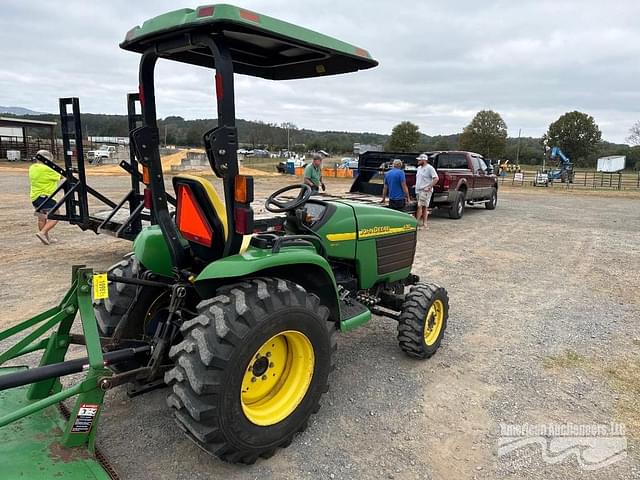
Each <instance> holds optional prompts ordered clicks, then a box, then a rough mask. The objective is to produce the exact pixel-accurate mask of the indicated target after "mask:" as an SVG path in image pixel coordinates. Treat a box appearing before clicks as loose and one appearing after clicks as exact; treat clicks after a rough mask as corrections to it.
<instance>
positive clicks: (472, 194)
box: [350, 151, 498, 219]
mask: <svg viewBox="0 0 640 480" xmlns="http://www.w3.org/2000/svg"><path fill="white" fill-rule="evenodd" d="M427 154H428V155H429V158H430V162H431V164H432V165H433V166H434V168H435V169H436V171H437V172H438V177H439V180H438V183H437V184H436V186H435V187H434V189H433V195H432V197H431V207H433V208H440V209H446V210H447V211H448V213H449V217H451V218H455V219H457V218H461V217H462V215H464V209H465V205H475V204H480V203H483V204H484V206H485V207H486V208H487V209H488V210H493V209H495V208H496V205H497V202H498V181H497V177H496V176H495V175H493V168H492V167H491V165H487V164H486V163H485V161H484V159H483V158H482V155H479V154H477V153H472V152H463V151H439V152H427ZM418 155H419V153H395V152H366V153H364V154H362V155H360V159H359V165H358V176H357V177H356V178H355V179H354V181H353V184H352V185H351V190H350V192H351V193H362V194H367V195H376V196H378V195H382V186H383V178H384V172H385V171H386V170H388V169H389V168H391V162H392V161H393V159H395V158H399V159H400V160H402V162H403V163H404V168H405V175H406V178H407V186H408V187H409V192H410V193H411V197H412V200H414V201H412V202H410V203H409V205H407V207H406V210H407V211H409V212H412V211H415V208H416V203H415V183H416V168H417V165H418V164H417V160H416V157H417V156H418Z"/></svg>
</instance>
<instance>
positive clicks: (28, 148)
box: [0, 136, 57, 161]
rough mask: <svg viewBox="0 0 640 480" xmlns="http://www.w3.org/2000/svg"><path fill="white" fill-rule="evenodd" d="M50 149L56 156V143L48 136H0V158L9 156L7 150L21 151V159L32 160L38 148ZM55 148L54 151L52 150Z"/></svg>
mask: <svg viewBox="0 0 640 480" xmlns="http://www.w3.org/2000/svg"><path fill="white" fill-rule="evenodd" d="M43 149H44V150H49V151H51V153H52V154H53V156H54V157H56V154H57V151H56V145H55V143H52V141H51V139H48V138H32V137H26V138H24V137H5V136H2V137H0V158H7V150H17V151H19V152H20V159H21V160H25V161H28V160H31V157H33V156H34V155H35V154H36V152H37V151H38V150H43ZM52 150H53V151H52Z"/></svg>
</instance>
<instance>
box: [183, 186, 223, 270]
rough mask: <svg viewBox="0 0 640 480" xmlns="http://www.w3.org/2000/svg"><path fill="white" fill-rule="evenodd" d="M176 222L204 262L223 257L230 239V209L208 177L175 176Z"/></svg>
mask: <svg viewBox="0 0 640 480" xmlns="http://www.w3.org/2000/svg"><path fill="white" fill-rule="evenodd" d="M173 188H174V190H175V193H176V200H177V202H178V203H177V207H176V224H177V226H178V230H180V233H181V234H182V236H183V237H184V238H186V239H187V240H188V241H189V243H190V245H191V249H192V251H193V253H194V254H195V256H196V257H198V258H199V259H200V260H202V261H204V262H212V261H214V260H218V259H219V258H222V255H223V252H224V245H225V242H226V240H227V212H226V210H225V206H224V203H223V202H222V199H221V198H220V196H219V195H218V192H216V189H215V188H214V186H213V185H212V184H211V182H209V181H208V180H205V179H204V178H201V177H197V176H195V175H176V176H175V177H173Z"/></svg>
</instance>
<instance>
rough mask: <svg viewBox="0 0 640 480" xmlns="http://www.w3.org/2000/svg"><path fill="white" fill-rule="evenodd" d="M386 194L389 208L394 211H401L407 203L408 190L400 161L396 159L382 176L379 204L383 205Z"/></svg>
mask: <svg viewBox="0 0 640 480" xmlns="http://www.w3.org/2000/svg"><path fill="white" fill-rule="evenodd" d="M387 194H389V208H393V209H394V210H403V209H404V207H405V205H406V204H407V202H408V201H409V189H408V188H407V179H406V177H405V175H404V171H403V170H402V161H401V160H399V159H397V158H396V159H395V160H394V161H393V168H392V169H391V170H389V171H388V172H387V173H385V174H384V187H383V188H382V201H381V202H380V203H385V201H386V198H387Z"/></svg>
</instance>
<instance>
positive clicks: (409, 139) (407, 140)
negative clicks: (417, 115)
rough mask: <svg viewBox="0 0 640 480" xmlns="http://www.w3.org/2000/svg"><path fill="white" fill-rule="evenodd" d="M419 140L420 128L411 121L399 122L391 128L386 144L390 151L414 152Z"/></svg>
mask: <svg viewBox="0 0 640 480" xmlns="http://www.w3.org/2000/svg"><path fill="white" fill-rule="evenodd" d="M419 142H420V128H419V127H418V126H417V125H416V124H415V123H411V122H401V123H399V124H398V125H396V126H395V127H393V130H391V138H389V142H388V143H387V145H386V150H387V151H390V152H415V151H416V148H417V147H418V143H419Z"/></svg>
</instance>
